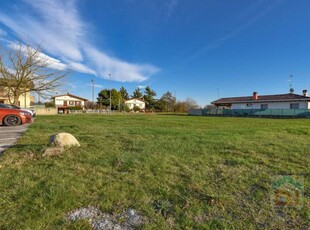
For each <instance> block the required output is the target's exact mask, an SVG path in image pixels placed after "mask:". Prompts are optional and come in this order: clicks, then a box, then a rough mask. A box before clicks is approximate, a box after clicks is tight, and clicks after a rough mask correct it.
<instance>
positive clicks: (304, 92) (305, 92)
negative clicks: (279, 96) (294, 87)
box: [302, 89, 308, 97]
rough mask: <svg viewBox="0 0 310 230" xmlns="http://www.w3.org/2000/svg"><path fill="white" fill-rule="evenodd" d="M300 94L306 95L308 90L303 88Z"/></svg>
mask: <svg viewBox="0 0 310 230" xmlns="http://www.w3.org/2000/svg"><path fill="white" fill-rule="evenodd" d="M302 95H304V96H305V97H308V90H306V89H304V90H303V91H302Z"/></svg>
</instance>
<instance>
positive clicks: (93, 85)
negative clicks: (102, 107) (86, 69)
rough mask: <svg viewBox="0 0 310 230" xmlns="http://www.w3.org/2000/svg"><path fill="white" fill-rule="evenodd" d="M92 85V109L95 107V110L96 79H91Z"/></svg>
mask: <svg viewBox="0 0 310 230" xmlns="http://www.w3.org/2000/svg"><path fill="white" fill-rule="evenodd" d="M91 83H92V100H93V105H92V107H93V109H94V104H95V96H94V95H95V94H94V91H95V81H94V79H91Z"/></svg>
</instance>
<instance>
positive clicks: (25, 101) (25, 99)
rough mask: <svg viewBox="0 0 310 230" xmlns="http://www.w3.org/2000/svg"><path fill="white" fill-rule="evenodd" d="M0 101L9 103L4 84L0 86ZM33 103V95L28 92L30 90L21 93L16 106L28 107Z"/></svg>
mask: <svg viewBox="0 0 310 230" xmlns="http://www.w3.org/2000/svg"><path fill="white" fill-rule="evenodd" d="M0 103H4V104H11V103H12V100H11V102H10V99H9V95H8V90H7V89H6V87H4V86H0ZM33 104H34V96H32V95H31V94H30V92H27V93H23V94H21V95H20V96H19V98H18V104H17V105H18V106H20V107H22V108H30V107H32V106H33Z"/></svg>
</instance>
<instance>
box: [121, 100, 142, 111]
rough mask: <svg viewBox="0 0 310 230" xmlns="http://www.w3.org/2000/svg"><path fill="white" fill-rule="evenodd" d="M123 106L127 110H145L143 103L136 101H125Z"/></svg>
mask: <svg viewBox="0 0 310 230" xmlns="http://www.w3.org/2000/svg"><path fill="white" fill-rule="evenodd" d="M125 104H126V105H127V106H128V107H129V109H133V107H134V106H139V107H140V109H145V102H144V101H141V100H138V99H132V100H128V101H125Z"/></svg>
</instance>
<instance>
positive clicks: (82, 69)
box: [68, 62, 97, 75]
mask: <svg viewBox="0 0 310 230" xmlns="http://www.w3.org/2000/svg"><path fill="white" fill-rule="evenodd" d="M68 67H69V68H70V69H72V70H75V71H77V72H81V73H88V74H93V75H97V73H96V72H95V71H94V70H92V69H91V68H89V67H87V66H86V65H84V64H82V63H77V62H71V63H69V64H68Z"/></svg>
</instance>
